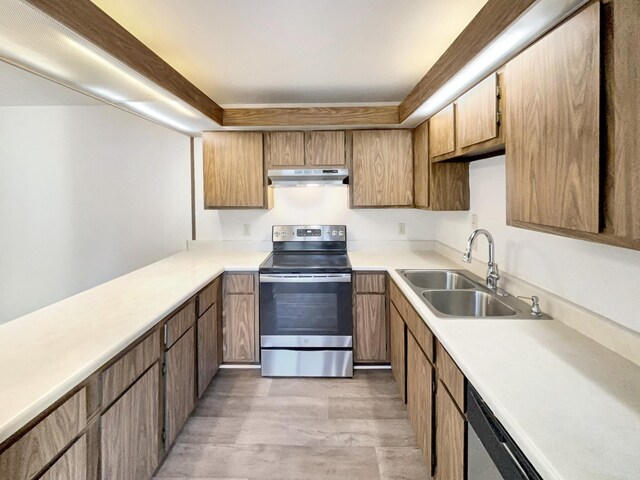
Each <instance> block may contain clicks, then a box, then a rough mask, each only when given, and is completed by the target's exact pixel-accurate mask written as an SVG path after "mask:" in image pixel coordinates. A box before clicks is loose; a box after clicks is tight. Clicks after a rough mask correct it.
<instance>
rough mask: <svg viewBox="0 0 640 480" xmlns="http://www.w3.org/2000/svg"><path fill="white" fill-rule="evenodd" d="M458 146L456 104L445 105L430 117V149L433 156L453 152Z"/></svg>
mask: <svg viewBox="0 0 640 480" xmlns="http://www.w3.org/2000/svg"><path fill="white" fill-rule="evenodd" d="M455 148H456V139H455V123H454V105H453V103H452V104H451V105H449V106H447V107H444V108H443V109H442V110H440V111H439V112H438V113H436V114H435V115H434V116H433V117H431V118H430V119H429V151H430V153H431V157H437V156H438V155H444V154H445V153H451V152H453V151H454V150H455Z"/></svg>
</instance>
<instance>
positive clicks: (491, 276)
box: [462, 228, 500, 292]
mask: <svg viewBox="0 0 640 480" xmlns="http://www.w3.org/2000/svg"><path fill="white" fill-rule="evenodd" d="M478 235H484V236H485V237H487V240H488V242H489V262H488V264H487V266H488V267H489V268H488V270H487V288H489V289H490V290H493V291H494V292H495V291H497V290H498V280H500V272H499V271H498V264H497V263H496V262H495V258H494V255H495V251H494V241H493V236H492V235H491V234H490V233H489V232H488V231H487V230H485V229H483V228H479V229H478V230H474V231H473V232H472V233H471V235H470V236H469V239H468V240H467V249H466V250H465V251H464V255H463V256H462V261H464V262H467V263H471V259H472V254H471V250H472V248H473V242H474V241H475V240H476V237H477V236H478Z"/></svg>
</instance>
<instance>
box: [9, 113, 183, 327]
mask: <svg viewBox="0 0 640 480" xmlns="http://www.w3.org/2000/svg"><path fill="white" fill-rule="evenodd" d="M0 229H1V230H0V323H2V322H6V321H8V320H11V319H13V318H16V317H18V316H21V315H23V314H26V313H28V312H30V311H33V310H35V309H37V308H39V307H42V306H45V305H47V304H50V303H52V302H55V301H57V300H60V299H62V298H65V297H67V296H70V295H72V294H75V293H77V292H80V291H82V290H85V289H87V288H90V287H92V286H95V285H97V284H99V283H102V282H105V281H107V280H110V279H112V278H114V277H117V276H119V275H122V274H125V273H127V272H130V271H132V270H134V269H137V268H139V267H142V266H144V265H146V264H149V263H151V262H154V261H156V260H159V259H160V258H163V257H166V256H167V255H170V254H172V253H175V252H177V251H179V250H183V249H184V248H185V245H186V240H187V239H188V238H190V236H191V232H190V229H191V226H190V174H189V139H188V137H186V136H184V135H181V134H178V133H175V132H173V131H171V130H168V129H166V128H163V127H160V126H158V125H155V124H153V123H151V122H148V121H146V120H143V119H141V118H138V117H136V116H134V115H131V114H128V113H125V112H123V111H121V110H118V109H116V108H114V107H110V106H73V107H69V106H67V107H54V106H49V107H0Z"/></svg>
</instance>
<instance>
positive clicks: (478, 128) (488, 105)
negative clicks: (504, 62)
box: [455, 73, 498, 148]
mask: <svg viewBox="0 0 640 480" xmlns="http://www.w3.org/2000/svg"><path fill="white" fill-rule="evenodd" d="M455 117H456V127H455V131H456V146H457V148H464V147H468V146H469V145H475V144H476V143H480V142H485V141H487V140H491V139H492V138H496V137H497V136H498V74H497V73H494V74H492V75H489V76H488V77H487V78H485V79H484V80H483V81H482V82H480V83H479V84H478V85H476V86H475V87H473V88H472V89H471V90H469V91H468V92H467V93H465V94H464V95H462V96H461V97H460V98H459V99H458V100H456V115H455Z"/></svg>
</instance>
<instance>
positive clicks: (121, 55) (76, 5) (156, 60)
mask: <svg viewBox="0 0 640 480" xmlns="http://www.w3.org/2000/svg"><path fill="white" fill-rule="evenodd" d="M26 1H27V2H28V3H29V4H31V5H33V6H34V7H35V8H37V9H38V10H40V11H42V12H44V13H45V14H47V15H48V16H50V17H52V18H53V19H55V20H57V21H58V22H60V23H62V24H63V25H65V26H66V27H68V28H70V29H71V30H73V31H74V32H76V33H77V34H79V35H81V36H82V37H84V38H85V39H86V40H88V41H89V42H91V43H93V44H94V45H96V46H97V47H99V48H100V49H102V50H104V51H105V52H107V53H108V54H109V55H111V56H113V57H114V58H116V59H117V60H119V61H120V62H122V63H124V64H125V65H127V66H128V67H130V68H131V69H133V70H135V71H136V72H138V73H139V74H140V75H142V76H144V77H146V78H147V79H149V80H150V81H151V82H153V83H155V84H156V85H158V86H160V87H162V88H164V89H165V90H167V91H168V92H170V93H172V94H173V95H175V96H176V97H178V98H180V99H182V100H183V101H185V102H186V103H188V104H189V105H191V106H192V107H193V108H195V109H196V110H198V111H200V112H202V113H203V114H204V115H206V116H207V117H209V118H210V119H212V120H213V121H215V122H216V123H218V124H219V125H222V108H221V107H220V106H219V105H218V104H217V103H216V102H214V101H213V100H212V99H211V98H209V97H208V96H207V95H205V94H204V93H203V92H202V91H201V90H199V89H198V88H197V87H196V86H195V85H193V84H192V83H191V82H189V80H187V79H186V78H185V77H183V76H182V75H181V74H180V73H179V72H178V71H176V70H175V69H174V68H173V67H172V66H171V65H169V64H168V63H167V62H165V61H164V60H163V59H162V58H160V57H159V56H158V55H156V54H155V53H154V52H153V51H152V50H151V49H150V48H149V47H147V46H146V45H145V44H143V43H142V42H141V41H140V40H138V39H137V38H136V37H135V36H133V35H132V34H131V33H129V31H128V30H126V29H125V28H124V27H122V26H121V25H120V24H119V23H117V22H116V21H115V20H113V19H112V18H111V17H110V16H109V15H107V14H106V13H105V12H103V11H102V10H101V9H100V8H99V7H98V6H96V5H95V4H93V3H92V2H91V1H90V0H65V1H64V2H60V1H59V0H26Z"/></svg>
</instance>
